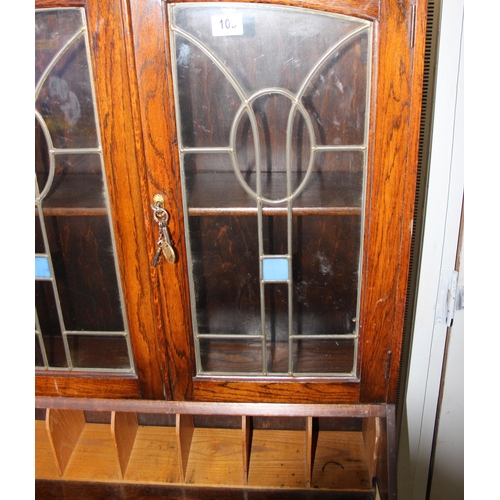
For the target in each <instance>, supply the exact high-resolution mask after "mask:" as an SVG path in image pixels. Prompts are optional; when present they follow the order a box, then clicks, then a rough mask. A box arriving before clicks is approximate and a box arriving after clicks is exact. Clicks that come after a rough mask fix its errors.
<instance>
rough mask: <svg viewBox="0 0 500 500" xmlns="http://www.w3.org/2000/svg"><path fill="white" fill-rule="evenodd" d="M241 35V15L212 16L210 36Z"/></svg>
mask: <svg viewBox="0 0 500 500" xmlns="http://www.w3.org/2000/svg"><path fill="white" fill-rule="evenodd" d="M230 35H243V19H242V17H241V14H231V13H226V14H217V15H215V16H212V36H230Z"/></svg>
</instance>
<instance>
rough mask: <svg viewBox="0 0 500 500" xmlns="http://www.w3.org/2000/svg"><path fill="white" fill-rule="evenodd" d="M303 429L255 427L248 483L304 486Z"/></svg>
mask: <svg viewBox="0 0 500 500" xmlns="http://www.w3.org/2000/svg"><path fill="white" fill-rule="evenodd" d="M305 444H306V443H305V433H304V431H282V430H276V431H268V430H265V431H264V430H254V431H253V438H252V451H251V454H250V467H249V472H248V485H249V486H259V487H262V488H266V487H268V488H270V487H271V488H305V487H306V486H307V480H306V455H305V453H306V446H305Z"/></svg>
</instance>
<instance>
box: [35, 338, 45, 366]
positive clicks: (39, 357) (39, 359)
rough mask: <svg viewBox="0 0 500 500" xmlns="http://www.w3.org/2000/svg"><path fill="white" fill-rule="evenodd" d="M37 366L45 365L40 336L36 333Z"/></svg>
mask: <svg viewBox="0 0 500 500" xmlns="http://www.w3.org/2000/svg"><path fill="white" fill-rule="evenodd" d="M35 366H37V367H40V368H42V367H43V366H44V362H43V356H42V349H41V347H40V342H39V339H38V336H36V335H35Z"/></svg>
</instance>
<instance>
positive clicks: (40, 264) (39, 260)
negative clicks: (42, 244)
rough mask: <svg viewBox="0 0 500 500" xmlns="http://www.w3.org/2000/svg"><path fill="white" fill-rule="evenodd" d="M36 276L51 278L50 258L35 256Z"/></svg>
mask: <svg viewBox="0 0 500 500" xmlns="http://www.w3.org/2000/svg"><path fill="white" fill-rule="evenodd" d="M35 278H50V268H49V259H47V257H35Z"/></svg>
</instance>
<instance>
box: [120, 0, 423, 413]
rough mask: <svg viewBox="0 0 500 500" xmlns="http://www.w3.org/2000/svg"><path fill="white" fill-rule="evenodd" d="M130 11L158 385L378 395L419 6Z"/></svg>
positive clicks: (404, 187) (387, 2) (394, 346)
mask: <svg viewBox="0 0 500 500" xmlns="http://www.w3.org/2000/svg"><path fill="white" fill-rule="evenodd" d="M130 4H131V22H132V26H133V38H134V54H135V69H136V75H137V80H138V98H139V106H140V108H141V120H142V137H143V140H144V152H145V161H146V165H147V167H146V168H147V174H148V181H149V199H150V200H151V204H152V207H151V210H150V214H149V215H148V216H147V217H146V219H148V218H149V221H150V223H151V225H152V234H151V235H150V236H149V245H150V257H152V256H153V254H154V253H155V251H156V250H157V249H158V248H160V249H161V245H162V244H163V245H166V246H168V247H169V248H168V250H169V251H172V250H173V251H174V252H175V253H176V258H175V261H172V262H169V259H167V258H166V254H165V255H164V256H163V257H160V259H159V261H158V263H157V264H158V265H157V266H156V267H155V268H154V275H155V280H157V284H158V292H159V294H158V297H159V306H160V310H161V315H162V321H163V324H162V329H163V332H164V333H165V336H166V339H167V345H166V348H167V351H166V354H167V356H166V357H167V360H168V365H169V366H168V381H166V382H167V383H168V384H169V386H170V389H171V393H172V396H173V397H174V398H175V399H194V400H206V401H267V402H302V403H304V402H311V403H314V402H337V403H339V402H340V403H342V402H343V403H357V402H391V401H394V397H395V389H396V381H397V372H398V366H399V355H400V344H401V331H402V324H403V315H404V302H405V294H406V279H407V267H408V257H409V248H410V239H411V217H412V210H413V197H414V185H415V171H416V155H417V148H418V144H417V143H418V121H419V115H420V92H421V83H420V82H421V66H422V64H421V62H422V49H423V44H422V36H421V35H422V33H423V29H424V23H425V21H424V18H425V8H426V5H425V2H419V1H396V0H381V1H380V2H379V1H378V0H373V1H357V0H343V1H340V2H318V1H315V0H310V1H307V2H300V3H299V2H297V3H296V4H297V5H295V3H294V2H285V3H280V2H270V3H265V4H264V3H260V2H247V3H240V2H227V3H221V2H214V3H210V2H176V3H171V2H159V1H148V0H131V2H130ZM299 4H300V6H299ZM157 194H159V195H161V197H162V199H163V201H162V202H161V203H163V204H160V203H159V202H153V199H155V200H158V198H154V196H155V195H157ZM158 215H160V216H161V217H160V219H161V221H163V222H164V226H166V227H167V230H168V231H167V232H168V235H166V239H167V240H168V241H167V242H166V243H165V241H164V240H163V239H162V231H161V227H159V226H161V224H157V222H158ZM163 234H164V232H163ZM159 253H161V252H159Z"/></svg>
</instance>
